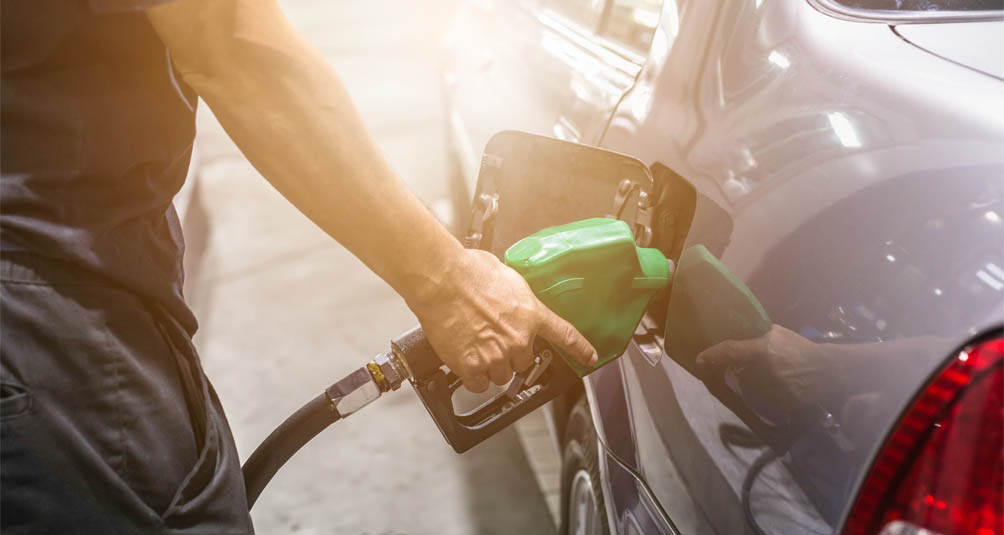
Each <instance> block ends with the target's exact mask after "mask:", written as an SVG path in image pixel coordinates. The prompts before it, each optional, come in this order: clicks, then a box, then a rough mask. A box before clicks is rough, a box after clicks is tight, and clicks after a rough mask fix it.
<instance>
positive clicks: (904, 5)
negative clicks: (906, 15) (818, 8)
mask: <svg viewBox="0 0 1004 535" xmlns="http://www.w3.org/2000/svg"><path fill="white" fill-rule="evenodd" d="M836 2H837V3H838V4H841V5H843V6H846V7H853V8H857V9H875V10H882V11H992V10H1001V9H1004V0H836Z"/></svg>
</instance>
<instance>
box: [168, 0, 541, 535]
mask: <svg viewBox="0 0 1004 535" xmlns="http://www.w3.org/2000/svg"><path fill="white" fill-rule="evenodd" d="M281 4H282V7H283V9H284V10H285V11H286V14H287V16H289V18H290V19H291V20H292V22H293V24H294V25H295V26H296V27H297V28H298V29H299V30H300V31H301V32H302V33H303V34H304V35H305V36H306V38H307V39H308V40H309V41H310V42H312V43H313V45H314V46H316V47H317V48H318V49H319V50H320V51H321V53H322V54H324V55H325V56H326V57H327V59H328V61H329V62H330V63H331V64H332V65H333V66H334V67H335V69H336V70H337V71H338V73H339V75H340V76H341V78H342V81H343V83H344V84H345V85H346V86H347V88H348V90H349V92H350V93H351V95H352V97H353V100H354V102H355V104H356V106H357V107H358V109H359V111H360V113H361V115H362V117H363V120H364V121H365V123H366V125H367V126H368V128H369V130H370V132H371V133H372V135H373V136H374V137H375V139H376V141H377V143H378V144H379V146H380V147H381V148H382V149H383V150H384V151H385V153H386V155H387V157H388V159H389V160H390V162H391V164H392V165H393V167H394V168H395V170H396V171H397V172H398V174H399V175H400V176H401V177H402V179H403V180H404V181H405V182H406V183H407V184H408V186H409V187H410V188H411V189H412V191H413V192H414V193H415V194H416V195H417V196H418V197H419V198H421V199H422V200H423V201H424V202H425V203H426V205H427V206H428V207H429V208H430V210H432V211H433V212H434V213H436V214H438V215H439V216H440V217H441V218H442V219H448V218H449V202H448V201H447V197H448V193H447V177H448V174H447V173H448V172H449V162H448V159H447V158H446V150H445V148H444V117H443V102H442V93H441V83H440V74H439V73H440V68H439V62H440V42H441V36H442V35H443V33H444V31H445V29H446V27H447V25H448V24H449V21H450V18H451V14H452V11H453V7H454V2H452V1H449V0H437V1H434V2H432V1H430V2H415V3H411V2H390V1H387V0H381V1H368V2H349V1H341V2H334V1H332V2H315V1H310V0H283V1H282V2H281ZM479 150H480V148H479ZM192 176H193V178H194V180H189V184H188V185H187V186H186V189H185V190H184V191H183V192H182V194H181V195H179V199H178V201H177V204H178V207H179V211H180V212H182V217H183V220H184V225H185V232H186V240H187V244H188V251H187V257H186V272H187V277H188V278H187V280H186V295H187V297H188V299H189V302H190V303H191V305H192V306H193V308H194V310H195V313H196V315H197V316H198V318H199V321H200V329H199V332H198V334H197V335H196V343H197V345H198V347H199V350H200V352H201V355H202V360H203V363H204V366H205V369H206V372H207V374H208V375H209V377H210V379H211V380H212V381H213V383H214V384H215V386H216V390H217V392H218V393H219V396H220V398H221V400H222V402H223V405H224V407H225V408H226V411H227V414H228V415H229V418H230V424H231V427H232V429H233V432H234V436H235V438H236V441H237V446H238V449H239V451H240V455H241V458H242V459H246V458H247V456H248V455H250V453H251V452H252V451H253V450H254V448H255V446H257V444H258V443H259V442H260V441H261V440H262V439H264V438H265V436H266V435H267V434H268V433H269V432H270V431H271V430H272V429H273V428H274V427H275V426H276V425H278V424H279V423H280V422H281V421H282V419H284V418H285V417H286V416H288V415H289V414H290V413H292V412H293V411H294V410H296V409H297V408H298V407H299V406H300V405H301V404H302V403H304V402H306V401H308V400H309V399H311V398H312V397H314V396H315V395H316V394H317V393H318V392H320V391H321V390H323V389H324V388H325V387H327V386H328V385H329V384H330V383H331V382H333V381H335V380H337V379H339V378H341V377H342V376H343V375H345V374H346V373H348V372H350V371H352V370H353V369H355V368H357V367H359V366H360V365H362V364H363V363H364V362H365V361H366V360H368V359H369V358H370V357H372V356H373V355H374V354H376V353H377V352H380V351H384V350H386V349H387V348H388V347H389V346H388V343H389V340H390V338H391V337H393V336H396V335H397V334H399V333H401V332H403V331H405V330H407V329H408V328H410V327H411V326H413V325H415V324H416V323H417V320H416V319H415V317H414V316H413V315H412V314H411V312H410V311H409V310H408V309H407V307H406V306H405V304H404V302H403V301H402V300H401V299H400V298H399V297H398V296H397V295H396V294H395V293H394V292H393V291H392V290H391V289H390V288H389V287H388V286H386V285H385V284H384V283H383V282H382V281H381V280H380V279H378V278H377V277H376V276H375V275H373V274H372V273H371V272H370V271H369V270H368V269H367V268H366V267H365V266H364V265H363V264H362V263H361V262H359V261H358V260H357V259H356V258H355V257H354V256H352V255H351V254H350V253H349V252H347V251H346V250H345V249H343V248H342V247H341V246H340V245H338V244H337V243H335V242H334V241H333V240H331V239H330V238H329V237H328V236H327V235H325V234H324V233H323V232H321V231H320V230H318V229H317V228H316V227H314V226H313V225H312V224H311V223H310V222H309V221H308V220H307V219H306V218H305V217H303V216H302V215H301V214H300V213H299V212H297V211H296V209H294V208H293V207H292V206H290V205H289V204H288V203H286V202H285V201H284V200H283V199H282V197H281V196H280V195H279V194H278V193H276V192H275V190H273V189H272V188H271V186H269V185H268V183H267V182H265V181H264V180H263V179H262V178H261V176H260V175H259V174H258V173H257V172H256V171H255V169H254V168H253V167H252V166H251V165H250V164H249V163H248V162H247V160H245V158H244V157H243V156H242V155H241V153H240V151H239V150H238V149H237V147H236V146H235V145H234V144H233V143H232V142H231V141H230V140H229V138H228V137H227V136H226V134H225V133H224V131H223V129H222V128H221V127H220V125H219V124H218V122H217V121H216V119H215V118H214V117H213V115H212V112H211V110H209V108H208V106H206V105H205V104H204V103H203V104H202V105H201V106H200V108H199V113H198V136H197V138H196V155H195V157H194V158H193V162H192ZM402 260H405V259H402ZM410 390H411V389H410V387H404V388H403V389H402V390H401V391H399V392H396V393H394V394H391V395H387V396H385V397H384V398H382V399H380V400H379V401H378V402H376V403H374V404H373V405H372V406H370V407H368V408H367V409H366V410H365V411H364V412H361V413H360V414H358V415H355V416H354V417H352V418H350V419H348V420H346V421H344V422H342V423H340V424H339V425H337V426H335V427H333V428H331V429H329V430H327V431H326V432H324V433H322V434H321V435H320V436H319V437H318V438H317V439H315V440H313V441H312V442H310V443H309V444H308V445H307V446H306V447H305V448H304V449H303V450H301V451H300V453H299V454H297V455H296V456H295V457H294V458H293V459H292V460H291V461H290V463H289V464H287V465H286V466H285V468H283V470H282V471H281V472H280V473H279V474H278V475H277V476H276V478H275V479H274V480H273V481H272V483H271V484H270V485H269V487H268V488H267V489H266V491H265V492H264V493H263V495H262V497H261V498H260V499H259V501H258V503H257V504H256V506H255V508H254V511H253V513H252V516H253V518H254V522H255V526H256V529H257V531H258V532H259V533H263V534H268V533H290V532H292V533H359V534H397V533H408V534H422V533H430V534H431V533H435V534H472V533H478V534H491V533H499V534H512V533H527V534H535V533H541V534H546V533H553V532H554V531H555V529H554V523H553V520H552V515H551V513H550V512H549V509H548V503H547V502H548V500H550V502H551V506H552V507H551V508H552V509H554V508H555V506H556V495H557V492H556V491H557V488H556V485H557V477H556V468H555V466H556V465H555V466H550V467H547V466H545V467H543V468H544V469H545V470H543V472H547V471H548V469H549V470H550V471H553V472H555V475H554V477H553V478H551V479H548V480H547V481H551V480H552V479H553V481H554V483H549V482H545V481H544V480H541V481H542V483H540V484H539V483H538V479H540V473H541V466H540V461H539V460H536V461H534V468H536V469H537V470H536V474H535V470H534V468H531V462H530V461H528V458H527V456H526V453H525V451H524V448H523V447H522V445H521V444H522V443H523V442H525V441H526V440H527V439H528V438H529V439H531V440H538V441H539V442H542V443H545V444H546V441H547V440H549V439H547V438H546V431H545V430H544V428H543V426H542V425H535V424H534V423H533V422H528V423H526V424H524V425H523V426H522V428H523V436H522V438H521V437H520V436H519V435H518V434H517V433H516V431H515V430H513V429H510V430H507V431H506V432H504V433H502V434H500V435H499V436H497V437H495V438H494V439H492V440H490V441H488V442H486V443H484V444H482V445H480V446H479V447H477V448H475V449H473V450H472V451H470V452H468V453H466V454H464V455H457V454H455V453H454V452H453V450H452V449H451V448H450V447H449V446H448V445H447V444H446V442H445V441H444V440H443V438H442V436H441V435H440V434H439V431H438V430H437V429H436V427H435V425H434V424H433V421H432V420H431V418H430V417H429V416H428V415H427V413H426V412H425V409H424V408H423V407H422V405H421V403H420V401H419V400H418V398H417V397H416V396H415V395H414V394H413V393H412V392H411V391H410ZM521 440H522V441H523V442H521ZM530 449H534V448H533V447H532V446H531V447H530ZM541 449H542V448H541ZM556 462H557V461H556V456H555V460H554V463H556ZM535 475H536V477H535Z"/></svg>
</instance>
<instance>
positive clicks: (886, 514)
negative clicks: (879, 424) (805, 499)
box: [843, 338, 1004, 535]
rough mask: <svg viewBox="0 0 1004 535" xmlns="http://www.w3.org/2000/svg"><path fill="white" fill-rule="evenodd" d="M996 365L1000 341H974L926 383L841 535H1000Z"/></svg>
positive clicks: (1003, 472)
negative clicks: (924, 534)
mask: <svg viewBox="0 0 1004 535" xmlns="http://www.w3.org/2000/svg"><path fill="white" fill-rule="evenodd" d="M1002 363H1004V339H1001V338H994V339H992V340H987V341H984V342H980V343H978V344H975V345H974V346H972V347H969V348H967V349H966V350H964V351H962V352H960V353H959V354H958V355H957V357H956V358H954V359H953V360H952V362H950V363H949V364H947V365H946V366H945V368H944V369H942V370H941V372H940V373H939V374H938V375H937V376H936V377H935V378H934V379H933V380H932V381H931V383H930V384H928V385H927V387H926V388H925V389H924V391H923V392H922V393H921V394H920V396H919V397H918V398H917V399H916V400H914V402H913V404H912V405H911V406H910V408H909V410H908V411H907V412H906V414H905V415H904V416H903V418H902V420H901V421H900V422H899V423H898V424H897V426H896V429H895V431H894V432H893V434H892V435H890V436H889V438H888V439H887V440H886V443H885V444H884V445H883V447H882V451H881V452H880V453H879V455H878V457H877V458H876V459H875V463H874V464H873V465H872V467H871V470H870V471H869V473H868V475H867V477H866V478H865V481H864V485H863V486H862V487H861V491H860V493H859V494H858V497H857V500H856V501H855V502H854V507H852V508H851V513H850V515H849V516H848V518H847V522H846V523H845V525H844V531H843V532H844V535H876V534H880V533H882V534H889V535H893V534H897V535H898V534H903V535H907V534H923V533H932V532H933V533H934V534H939V535H1004V364H1002ZM924 530H927V531H924Z"/></svg>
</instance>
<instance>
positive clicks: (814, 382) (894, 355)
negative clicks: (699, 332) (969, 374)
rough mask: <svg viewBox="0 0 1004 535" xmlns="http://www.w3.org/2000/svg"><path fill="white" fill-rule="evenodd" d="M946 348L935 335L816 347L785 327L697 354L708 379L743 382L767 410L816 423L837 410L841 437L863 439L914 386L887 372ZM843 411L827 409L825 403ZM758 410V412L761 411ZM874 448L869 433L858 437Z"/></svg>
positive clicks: (748, 397) (745, 393)
mask: <svg viewBox="0 0 1004 535" xmlns="http://www.w3.org/2000/svg"><path fill="white" fill-rule="evenodd" d="M943 346H944V341H943V340H939V339H938V338H937V337H934V336H920V337H914V338H900V339H898V340H892V341H887V342H873V343H867V344H830V343H816V342H812V341H811V340H807V339H806V338H803V337H802V336H800V335H798V334H796V333H795V332H792V331H791V330H788V329H786V328H784V327H781V326H780V325H777V324H775V325H772V326H771V329H770V331H768V332H767V333H766V334H764V335H763V336H760V337H758V338H752V339H748V340H726V341H724V342H720V343H718V344H715V345H713V346H711V347H710V348H708V349H705V350H704V351H702V352H701V353H700V354H699V355H698V356H697V366H698V369H699V370H700V371H701V372H702V373H703V374H705V376H706V377H713V376H716V375H717V376H722V375H727V374H732V375H734V376H737V377H741V379H740V381H739V383H740V385H741V388H742V389H747V388H748V389H749V390H748V391H743V392H740V395H742V396H743V399H744V400H745V401H746V402H747V403H750V402H751V400H753V399H755V400H757V401H759V403H757V405H759V406H760V408H762V407H767V408H768V409H770V412H771V413H772V415H773V416H779V415H782V414H783V415H784V416H785V417H790V416H792V415H793V414H795V413H801V414H802V415H803V416H808V417H810V418H819V417H820V416H824V413H823V412H821V411H826V412H831V413H833V416H834V417H835V418H836V419H837V422H839V424H840V426H841V428H842V429H843V432H844V433H845V434H847V435H848V437H849V438H850V439H851V440H852V442H857V440H855V437H856V436H857V435H856V434H857V432H858V431H859V430H860V431H865V430H867V429H869V425H868V422H869V421H874V420H881V419H883V418H886V416H887V415H886V414H885V413H886V412H887V411H888V410H893V407H891V406H888V407H887V405H888V404H887V403H886V400H888V399H898V396H901V395H903V393H901V392H896V389H898V388H909V385H899V384H897V383H896V382H895V381H889V380H888V377H889V374H893V373H896V370H897V369H898V368H899V367H901V366H903V365H905V363H906V361H909V360H911V359H917V358H920V359H924V358H934V356H933V355H929V356H925V355H924V354H925V353H930V352H931V350H932V349H931V348H939V347H943ZM837 400H842V401H840V406H838V407H837V406H834V407H824V405H825V404H826V402H827V401H837ZM758 412H759V411H758ZM857 438H858V439H860V441H861V442H862V443H868V442H867V441H868V439H869V437H868V436H860V437H857Z"/></svg>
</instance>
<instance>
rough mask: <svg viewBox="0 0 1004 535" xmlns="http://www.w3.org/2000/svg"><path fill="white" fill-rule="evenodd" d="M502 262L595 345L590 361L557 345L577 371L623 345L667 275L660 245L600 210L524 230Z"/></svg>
mask: <svg viewBox="0 0 1004 535" xmlns="http://www.w3.org/2000/svg"><path fill="white" fill-rule="evenodd" d="M505 263H506V265H508V266H509V267H511V268H513V269H515V270H516V271H517V272H519V274H520V275H522V276H523V278H524V279H526V281H527V283H529V284H530V288H531V289H532V290H533V293H534V294H536V295H537V298H538V299H540V300H541V301H542V302H543V303H544V304H545V305H547V307H548V308H550V309H551V310H553V311H554V312H556V313H557V314H558V315H559V316H561V317H562V318H565V319H566V320H568V321H569V322H570V323H571V324H572V325H574V326H575V328H576V329H578V330H579V332H581V333H582V334H583V335H584V336H585V337H586V339H588V340H589V341H590V342H591V343H592V344H593V347H594V348H596V352H597V354H598V355H599V360H598V361H597V363H596V364H595V365H594V366H593V367H585V366H582V365H580V364H579V363H577V362H575V361H574V360H572V359H570V358H568V357H567V356H565V355H564V354H562V353H561V352H560V351H558V350H556V349H555V351H556V352H557V353H558V354H559V355H561V357H562V358H563V359H564V361H565V363H566V364H568V366H569V367H570V368H572V370H574V371H575V373H576V375H578V376H579V377H584V376H585V375H587V374H588V373H590V372H591V371H593V370H595V369H596V368H599V367H600V366H603V365H604V364H606V363H608V362H610V361H612V360H614V359H615V358H617V357H619V356H620V355H621V353H623V352H624V349H625V348H626V347H627V344H628V342H629V341H630V340H631V335H632V334H634V331H635V328H637V327H638V322H639V321H641V317H642V315H643V314H644V313H645V307H647V306H648V303H649V301H650V300H651V299H652V297H653V296H654V295H655V294H656V293H657V292H658V291H659V290H662V289H663V288H665V287H666V285H667V284H668V283H669V280H670V277H671V275H672V265H671V263H670V261H668V260H667V259H666V257H665V256H663V255H662V253H661V252H660V251H659V250H658V249H649V248H645V247H637V246H636V245H635V242H634V236H633V234H632V232H631V228H630V227H629V226H628V224H627V223H625V222H624V221H621V220H619V219H610V218H602V217H597V218H592V219H585V220H582V221H576V222H574V223H569V224H567V225H561V226H557V227H551V228H548V229H544V230H542V231H540V232H537V233H536V234H533V235H531V236H527V237H526V238H523V239H522V240H520V241H518V242H516V243H515V244H513V246H512V247H510V248H509V249H508V250H507V251H506V252H505Z"/></svg>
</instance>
